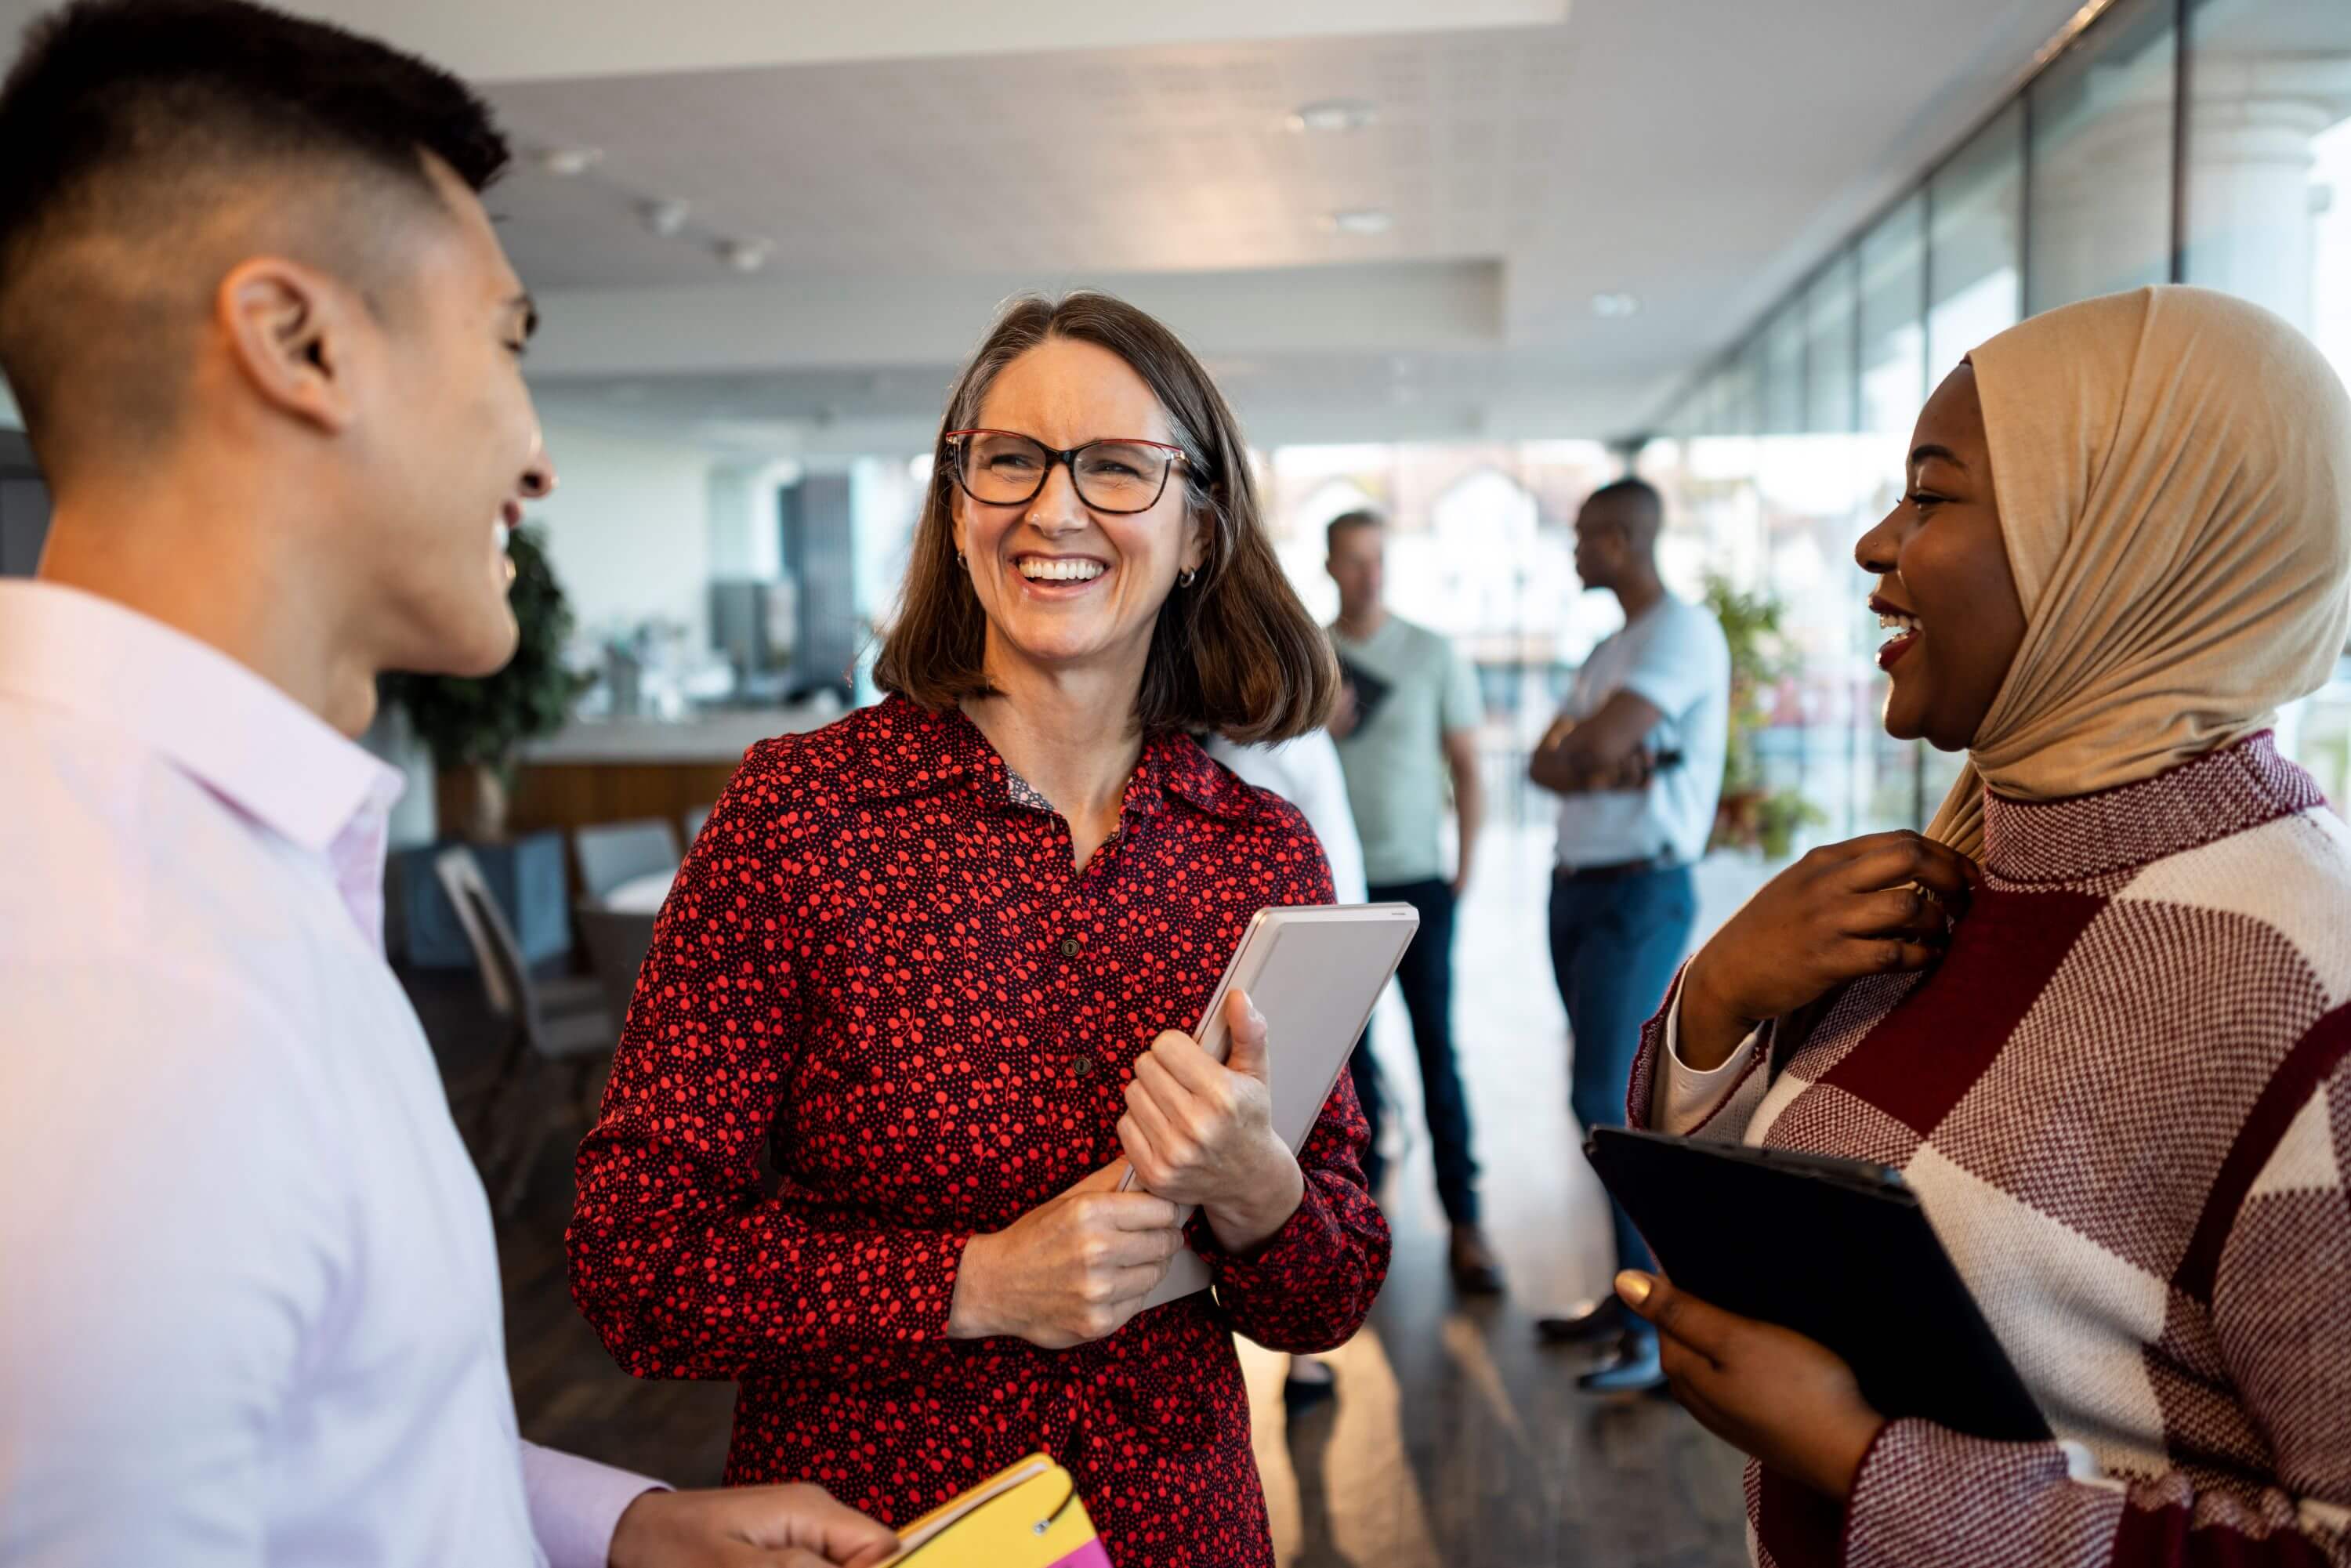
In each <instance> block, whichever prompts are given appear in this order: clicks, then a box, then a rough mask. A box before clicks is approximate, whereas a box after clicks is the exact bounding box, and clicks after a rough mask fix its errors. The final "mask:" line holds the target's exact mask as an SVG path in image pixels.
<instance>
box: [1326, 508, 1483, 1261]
mask: <svg viewBox="0 0 2351 1568" xmlns="http://www.w3.org/2000/svg"><path fill="white" fill-rule="evenodd" d="M1385 546H1386V528H1385V526H1384V524H1383V523H1382V522H1381V520H1380V519H1379V517H1376V516H1374V514H1372V513H1370V512H1349V513H1348V514H1346V515H1345V516H1344V517H1339V518H1336V519H1335V520H1333V521H1332V524H1331V528H1330V549H1331V559H1330V566H1329V569H1330V572H1331V580H1332V581H1333V582H1336V583H1337V584H1338V585H1339V619H1338V620H1337V621H1336V622H1333V623H1332V627H1331V641H1332V645H1333V646H1334V647H1336V648H1337V650H1338V653H1339V664H1340V668H1341V670H1342V672H1343V674H1344V675H1345V677H1346V686H1345V690H1344V692H1343V695H1342V696H1341V699H1340V704H1339V711H1338V713H1337V714H1336V715H1335V716H1333V717H1332V721H1331V734H1332V737H1333V738H1335V739H1336V740H1337V741H1338V743H1339V761H1340V765H1341V766H1342V767H1343V768H1345V770H1346V774H1347V799H1348V801H1349V803H1350V804H1351V805H1352V806H1353V809H1354V813H1355V827H1356V830H1357V831H1358V832H1359V833H1360V834H1361V835H1362V837H1363V841H1364V880H1365V881H1366V882H1367V883H1369V884H1370V892H1371V897H1372V900H1373V902H1374V903H1380V904H1384V903H1391V902H1394V903H1403V904H1411V905H1412V906H1413V907H1414V908H1415V909H1417V910H1418V911H1420V933H1419V935H1418V936H1416V937H1415V938H1414V940H1413V944H1412V946H1410V947H1409V948H1407V949H1405V956H1404V962H1403V964H1402V965H1401V966H1399V967H1397V969H1396V983H1397V985H1398V986H1399V987H1400V988H1402V989H1403V991H1404V1003H1405V1012H1407V1013H1408V1014H1410V1015H1411V1018H1412V1041H1413V1046H1414V1048H1415V1050H1416V1051H1417V1052H1418V1054H1419V1057H1420V1082H1421V1097H1422V1100H1423V1102H1424V1103H1426V1106H1427V1110H1428V1142H1429V1147H1430V1151H1431V1153H1432V1155H1434V1156H1435V1159H1436V1164H1437V1198H1438V1201H1439V1202H1441V1203H1442V1204H1443V1205H1444V1206H1445V1217H1446V1218H1447V1220H1449V1221H1451V1222H1452V1228H1453V1236H1452V1245H1451V1247H1450V1249H1449V1250H1448V1253H1447V1260H1448V1261H1449V1263H1450V1266H1451V1268H1452V1271H1453V1282H1454V1285H1455V1287H1456V1288H1457V1289H1458V1290H1460V1291H1465V1292H1468V1293H1470V1294H1476V1295H1493V1294H1496V1293H1498V1292H1499V1291H1500V1290H1501V1288H1502V1276H1501V1270H1500V1269H1499V1266H1498V1265H1497V1263H1496V1262H1495V1260H1494V1254H1493V1250H1492V1249H1490V1248H1489V1247H1488V1246H1487V1244H1486V1238H1485V1235H1484V1233H1483V1232H1482V1231H1480V1230H1479V1228H1478V1162H1477V1159H1476V1158H1475V1156H1474V1155H1472V1154H1471V1152H1470V1147H1469V1102H1468V1096H1467V1095H1465V1094H1464V1093H1463V1092H1462V1088H1461V1072H1460V1069H1459V1067H1458V1064H1457V1062H1456V1061H1455V1060H1454V1050H1453V912H1454V909H1455V907H1456V906H1457V905H1458V904H1459V902H1460V899H1461V895H1462V894H1463V893H1464V892H1465V891H1466V890H1467V889H1468V885H1469V860H1470V855H1471V853H1472V852H1474V851H1475V849H1476V847H1477V843H1478V823H1479V819H1480V817H1481V816H1482V815H1483V814H1484V800H1483V798H1482V797H1481V795H1480V794H1479V788H1478V746H1477V727H1478V717H1479V711H1480V706H1481V705H1480V704H1479V698H1478V684H1477V682H1476V680H1475V679H1473V678H1472V677H1471V674H1470V672H1469V667H1468V665H1467V664H1463V663H1462V662H1461V660H1460V659H1459V658H1458V656H1456V654H1455V653H1454V652H1453V648H1452V645H1451V644H1450V643H1447V642H1446V640H1445V639H1444V638H1442V637H1440V636H1438V635H1437V633H1436V632H1431V631H1428V630H1426V628H1424V627H1419V626H1416V625H1414V624H1412V622H1408V621H1405V620H1404V619H1402V618H1400V617H1398V616H1395V615H1391V614H1389V613H1388V612H1387V609H1386V607H1385V606H1384V604H1382V603H1381V601H1380V598H1381V587H1382V582H1383V576H1384V570H1383V569H1384V563H1385ZM1448 789H1449V790H1450V792H1451V796H1452V808H1453V812H1454V815H1455V816H1456V817H1457V818H1458V821H1459V826H1460V834H1459V838H1460V854H1459V857H1458V862H1457V863H1456V864H1455V866H1454V868H1453V872H1452V874H1451V875H1450V876H1448V875H1447V873H1446V868H1445V851H1444V846H1443V844H1442V843H1441V842H1440V841H1439V839H1438V835H1437V823H1438V821H1439V820H1440V819H1441V818H1442V816H1443V815H1444V812H1445V809H1446V797H1447V790H1448ZM1366 1110H1367V1111H1369V1110H1371V1108H1370V1107H1366ZM1376 1136H1377V1127H1376V1124H1375V1125H1374V1137H1376Z"/></svg>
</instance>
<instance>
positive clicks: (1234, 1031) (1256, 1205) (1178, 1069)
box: [1118, 989, 1306, 1253]
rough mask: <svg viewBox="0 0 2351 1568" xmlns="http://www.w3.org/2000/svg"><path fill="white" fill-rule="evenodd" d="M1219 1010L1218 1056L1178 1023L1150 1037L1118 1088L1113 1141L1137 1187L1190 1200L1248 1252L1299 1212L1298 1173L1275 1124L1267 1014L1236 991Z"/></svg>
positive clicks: (1223, 1239)
mask: <svg viewBox="0 0 2351 1568" xmlns="http://www.w3.org/2000/svg"><path fill="white" fill-rule="evenodd" d="M1224 1018H1225V1031H1226V1037H1227V1039H1228V1040H1229V1042H1230V1044H1229V1049H1228V1054H1227V1056H1226V1059H1225V1060H1224V1061H1221V1062H1219V1061H1217V1059H1216V1058H1215V1057H1213V1056H1211V1055H1209V1054H1208V1052H1207V1051H1204V1050H1202V1049H1201V1047H1200V1043H1199V1042H1198V1041H1197V1040H1194V1039H1193V1038H1192V1037H1191V1036H1190V1035H1188V1034H1186V1033H1184V1032H1183V1031H1182V1030H1172V1029H1171V1030H1164V1031H1162V1032H1161V1034H1160V1036H1159V1038H1158V1039H1157V1040H1153V1041H1152V1042H1151V1050H1150V1051H1148V1052H1146V1053H1145V1054H1144V1055H1143V1056H1142V1057H1140V1058H1138V1059H1137V1060H1136V1061H1135V1064H1134V1082H1131V1083H1129V1084H1128V1085H1127V1086H1126V1114H1125V1115H1124V1116H1123V1117H1121V1118H1119V1124H1118V1140H1119V1143H1120V1145H1121V1146H1122V1147H1123V1148H1124V1149H1125V1151H1126V1157H1127V1160H1128V1162H1129V1163H1130V1164H1132V1165H1133V1166H1134V1176H1135V1180H1136V1182H1137V1183H1138V1184H1139V1185H1140V1186H1143V1187H1144V1188H1145V1189H1146V1190H1148V1191H1150V1192H1153V1193H1155V1194H1157V1195H1158V1196H1159V1197H1164V1198H1166V1199H1169V1200H1170V1201H1172V1202H1175V1203H1179V1204H1186V1205H1193V1204H1196V1205H1197V1206H1198V1207H1200V1208H1202V1209H1203V1210H1205V1211H1206V1212H1207V1217H1208V1225H1209V1228H1211V1229H1213V1230H1214V1231H1215V1232H1216V1233H1217V1242H1218V1244H1219V1245H1221V1246H1222V1247H1223V1248H1224V1249H1225V1250H1226V1251H1228V1252H1233V1253H1247V1252H1249V1251H1250V1250H1252V1249H1255V1248H1256V1247H1257V1246H1258V1245H1259V1243H1260V1242H1262V1241H1264V1240H1265V1239H1267V1238H1268V1237H1270V1236H1271V1235H1272V1234H1273V1233H1274V1232H1275V1231H1277V1230H1280V1228H1282V1226H1283V1225H1284V1224H1286V1223H1288V1221H1289V1219H1290V1216H1291V1215H1292V1214H1294V1213H1296V1212H1297V1210H1298V1205H1299V1202H1300V1200H1301V1198H1303V1197H1304V1196H1305V1193H1306V1179H1305V1177H1304V1176H1301V1174H1300V1173H1299V1169H1298V1158H1297V1156H1296V1155H1293V1154H1291V1153H1290V1145H1288V1144H1286V1143H1284V1142H1283V1141H1282V1139H1281V1134H1279V1133H1277V1132H1276V1131H1275V1130H1274V1125H1273V1089H1272V1084H1271V1082H1270V1079H1269V1077H1268V1073H1267V1067H1266V1021H1265V1016H1264V1015H1263V1014H1262V1013H1260V1012H1259V1011H1258V1010H1257V1009H1256V1007H1255V1006H1253V1005H1252V1004H1251V1003H1250V1001H1249V994H1248V993H1247V992H1246V991H1242V990H1238V989H1236V990H1233V991H1230V992H1228V993H1227V995H1226V997H1225V1007H1224Z"/></svg>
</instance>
